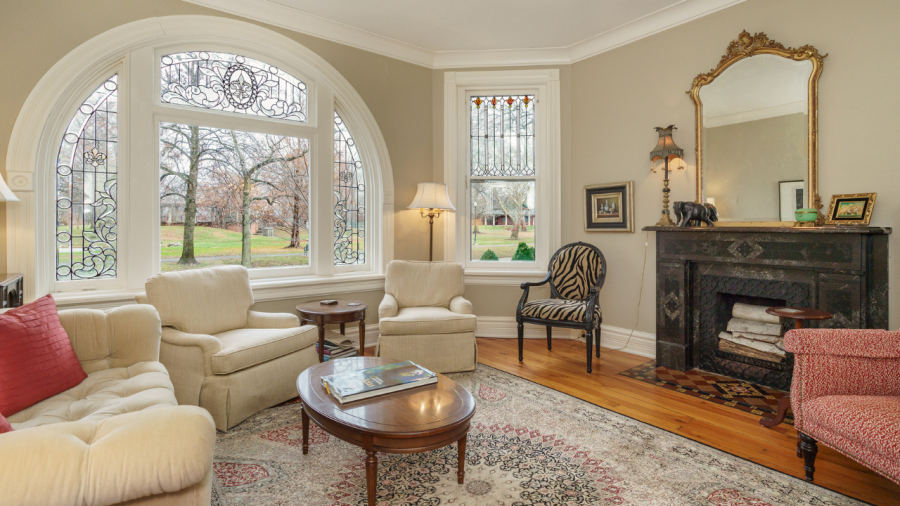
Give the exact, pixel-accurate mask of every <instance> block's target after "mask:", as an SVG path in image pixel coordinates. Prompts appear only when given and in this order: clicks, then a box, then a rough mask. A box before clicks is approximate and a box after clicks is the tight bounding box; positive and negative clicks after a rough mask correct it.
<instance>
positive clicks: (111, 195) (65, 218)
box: [56, 75, 119, 281]
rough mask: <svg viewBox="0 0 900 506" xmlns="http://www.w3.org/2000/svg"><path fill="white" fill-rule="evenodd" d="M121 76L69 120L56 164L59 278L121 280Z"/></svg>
mask: <svg viewBox="0 0 900 506" xmlns="http://www.w3.org/2000/svg"><path fill="white" fill-rule="evenodd" d="M118 138H119V135H118V75H113V76H112V77H111V78H109V80H107V81H106V82H104V83H103V84H101V85H100V86H99V87H98V88H97V89H96V90H94V92H93V93H91V95H90V96H89V97H88V98H87V100H85V101H84V102H83V103H82V104H81V106H80V107H79V108H78V111H77V112H76V113H75V116H74V117H73V118H72V120H71V121H70V122H69V126H68V128H66V133H65V134H64V135H63V139H62V143H60V147H59V155H58V156H57V161H56V279H57V280H58V281H70V280H81V279H103V278H115V277H116V270H117V256H116V238H117V237H116V236H117V223H116V218H117V214H116V207H117V205H118V202H117V200H116V180H117V176H118V150H117V146H118Z"/></svg>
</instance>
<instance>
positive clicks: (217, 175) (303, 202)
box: [160, 123, 309, 271]
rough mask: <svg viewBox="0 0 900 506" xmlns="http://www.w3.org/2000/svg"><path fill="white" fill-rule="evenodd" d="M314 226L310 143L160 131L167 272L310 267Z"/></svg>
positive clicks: (172, 128)
mask: <svg viewBox="0 0 900 506" xmlns="http://www.w3.org/2000/svg"><path fill="white" fill-rule="evenodd" d="M308 224H309V141H308V140H307V139H300V138H292V137H284V136H275V135H264V134H258V133H252V132H243V131H238V130H227V129H221V128H209V127H199V126H194V125H180V124H172V123H163V124H161V125H160V227H161V234H160V235H161V239H162V241H161V242H162V243H161V244H160V251H161V256H162V266H163V268H162V270H163V271H168V270H177V269H181V268H191V267H204V266H210V265H222V264H239V265H243V266H245V267H247V268H254V267H287V266H296V265H308V264H309V229H308ZM178 239H180V240H178ZM176 258H177V260H176Z"/></svg>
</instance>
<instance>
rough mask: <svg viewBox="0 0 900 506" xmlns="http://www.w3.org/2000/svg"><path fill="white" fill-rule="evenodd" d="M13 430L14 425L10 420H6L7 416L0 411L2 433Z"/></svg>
mask: <svg viewBox="0 0 900 506" xmlns="http://www.w3.org/2000/svg"><path fill="white" fill-rule="evenodd" d="M12 431H13V428H12V425H10V424H9V422H8V421H6V418H4V417H3V413H0V434H3V433H4V432H12Z"/></svg>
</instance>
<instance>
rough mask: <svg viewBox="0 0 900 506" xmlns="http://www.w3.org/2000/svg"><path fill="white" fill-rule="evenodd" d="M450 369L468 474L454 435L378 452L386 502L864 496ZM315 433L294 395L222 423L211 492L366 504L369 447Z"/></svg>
mask: <svg viewBox="0 0 900 506" xmlns="http://www.w3.org/2000/svg"><path fill="white" fill-rule="evenodd" d="M448 376H450V377H451V378H452V379H453V380H455V381H457V382H458V383H460V384H461V385H463V386H464V387H465V388H467V389H468V390H469V391H470V392H472V394H473V395H474V396H475V398H476V399H477V402H478V407H477V409H476V412H475V417H474V418H473V419H472V426H471V429H470V432H469V435H468V443H467V448H466V477H465V484H463V485H458V484H457V482H456V466H457V456H456V455H457V453H456V452H457V449H456V445H453V446H449V447H446V448H442V449H439V450H434V451H431V452H428V453H421V454H410V455H382V454H379V456H378V504H379V505H401V504H402V505H407V506H409V505H416V506H418V505H428V506H438V505H453V506H476V505H479V506H480V505H495V506H512V505H546V506H557V505H611V504H612V505H615V504H629V505H659V506H677V505H706V506H767V505H771V506H776V505H816V506H826V505H831V506H836V505H845V504H862V503H860V502H858V501H855V500H853V499H850V498H847V497H845V496H842V495H840V494H837V493H835V492H832V491H830V490H827V489H824V488H822V487H819V486H816V485H812V484H809V483H806V482H804V481H802V480H800V479H797V478H793V477H791V476H788V475H785V474H782V473H779V472H777V471H773V470H770V469H767V468H765V467H762V466H759V465H757V464H753V463H752V462H749V461H746V460H743V459H740V458H738V457H734V456H732V455H729V454H727V453H724V452H721V451H718V450H716V449H713V448H710V447H708V446H705V445H703V444H700V443H696V442H694V441H691V440H689V439H685V438H683V437H681V436H678V435H675V434H672V433H670V432H666V431H664V430H661V429H657V428H655V427H653V426H651V425H647V424H645V423H642V422H639V421H636V420H633V419H631V418H628V417H626V416H623V415H619V414H617V413H614V412H612V411H609V410H606V409H603V408H600V407H598V406H595V405H593V404H590V403H587V402H584V401H582V400H579V399H576V398H574V397H571V396H569V395H566V394H563V393H561V392H557V391H555V390H551V389H549V388H545V387H543V386H540V385H537V384H535V383H532V382H530V381H528V380H524V379H521V378H518V377H516V376H513V375H510V374H506V373H504V372H501V371H498V370H496V369H492V368H490V367H487V366H484V365H482V364H478V370H477V371H476V372H473V373H463V374H451V375H448ZM310 439H311V441H310V449H309V454H308V455H303V453H302V448H301V444H302V435H301V424H300V404H297V403H293V404H285V405H281V406H278V407H275V408H272V409H268V410H266V411H263V412H261V413H258V414H257V415H255V416H253V417H252V418H250V419H248V420H247V421H245V422H244V423H242V424H240V425H239V426H237V427H235V428H233V429H231V430H230V431H228V432H227V433H220V434H219V437H218V440H217V444H216V458H215V464H214V466H215V474H216V478H217V480H216V482H215V484H214V488H213V504H214V505H226V506H233V505H271V506H276V505H292V506H293V505H307V506H320V505H321V506H349V505H354V506H358V505H365V504H366V480H365V464H364V457H365V454H364V452H363V451H362V449H360V448H358V447H355V446H352V445H350V444H348V443H345V442H343V441H340V440H339V439H337V438H335V437H332V436H330V435H328V434H326V433H325V432H323V431H322V430H321V429H319V428H318V427H317V426H315V424H313V425H312V427H311V431H310ZM796 464H797V466H801V462H800V461H799V460H798V461H797V462H796Z"/></svg>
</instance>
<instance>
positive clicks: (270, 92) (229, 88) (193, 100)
mask: <svg viewBox="0 0 900 506" xmlns="http://www.w3.org/2000/svg"><path fill="white" fill-rule="evenodd" d="M160 78H161V81H162V83H161V89H160V94H161V98H162V101H163V103H166V104H176V105H186V106H191V107H200V108H204V109H212V110H216V111H225V112H232V113H239V114H247V115H250V116H260V117H264V118H272V119H283V120H290V121H299V122H304V123H305V122H306V118H307V92H306V84H304V83H303V82H302V81H300V80H299V79H297V78H296V77H294V76H292V75H290V74H288V73H287V72H284V71H283V70H280V69H278V68H277V67H274V66H272V65H269V64H267V63H263V62H261V61H259V60H254V59H253V58H247V57H244V56H239V55H233V54H229V53H216V52H211V51H190V52H186V53H173V54H169V55H165V56H163V57H162V59H161V67H160Z"/></svg>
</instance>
